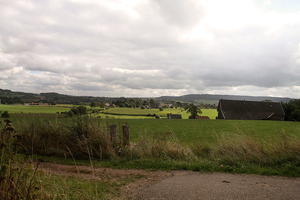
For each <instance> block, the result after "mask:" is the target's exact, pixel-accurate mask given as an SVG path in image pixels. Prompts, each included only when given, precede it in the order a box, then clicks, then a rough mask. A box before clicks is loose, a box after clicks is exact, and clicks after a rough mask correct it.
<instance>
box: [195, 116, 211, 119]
mask: <svg viewBox="0 0 300 200" xmlns="http://www.w3.org/2000/svg"><path fill="white" fill-rule="evenodd" d="M196 119H210V118H209V117H208V116H196Z"/></svg>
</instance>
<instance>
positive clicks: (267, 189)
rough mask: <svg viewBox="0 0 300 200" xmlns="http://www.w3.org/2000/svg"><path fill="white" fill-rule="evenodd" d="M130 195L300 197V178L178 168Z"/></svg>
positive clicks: (186, 197)
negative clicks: (191, 170) (204, 171)
mask: <svg viewBox="0 0 300 200" xmlns="http://www.w3.org/2000/svg"><path fill="white" fill-rule="evenodd" d="M128 199H143V200H146V199H151V200H154V199H293V200H295V199H300V178H286V177H267V176H259V175H240V174H225V173H199V172H182V171H177V172H175V173H174V174H173V176H172V177H168V178H166V179H164V180H162V181H159V182H157V183H155V184H153V185H151V186H149V187H146V188H139V189H136V190H135V191H132V195H131V196H130V197H128Z"/></svg>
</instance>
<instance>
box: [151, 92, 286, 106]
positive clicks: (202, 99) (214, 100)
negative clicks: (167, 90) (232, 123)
mask: <svg viewBox="0 0 300 200" xmlns="http://www.w3.org/2000/svg"><path fill="white" fill-rule="evenodd" d="M220 99H230V100H247V101H265V100H270V101H274V102H281V101H282V102H285V103H286V102H289V101H290V100H292V99H291V98H285V97H268V96H260V97H256V96H238V95H214V94H188V95H183V96H161V97H158V98H156V100H158V101H163V102H169V101H181V102H189V103H196V104H197V103H207V104H218V102H219V100H220Z"/></svg>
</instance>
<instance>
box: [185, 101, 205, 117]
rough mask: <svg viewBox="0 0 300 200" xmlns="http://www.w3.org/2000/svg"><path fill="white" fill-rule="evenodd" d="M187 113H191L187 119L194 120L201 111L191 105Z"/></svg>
mask: <svg viewBox="0 0 300 200" xmlns="http://www.w3.org/2000/svg"><path fill="white" fill-rule="evenodd" d="M186 112H187V113H191V116H189V119H195V118H196V116H198V113H199V114H201V113H202V111H201V109H200V108H199V107H198V106H196V105H194V104H193V103H191V104H190V105H189V107H188V109H187V111H186Z"/></svg>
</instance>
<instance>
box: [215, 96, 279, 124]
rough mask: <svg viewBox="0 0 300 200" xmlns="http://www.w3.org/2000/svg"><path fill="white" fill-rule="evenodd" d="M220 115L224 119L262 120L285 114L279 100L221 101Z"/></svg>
mask: <svg viewBox="0 0 300 200" xmlns="http://www.w3.org/2000/svg"><path fill="white" fill-rule="evenodd" d="M218 115H219V117H218V118H220V115H222V118H224V119H243V120H260V119H270V118H271V117H273V116H284V111H283V109H282V106H281V104H280V103H279V102H269V101H237V100H223V99H221V100H220V101H219V105H218Z"/></svg>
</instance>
